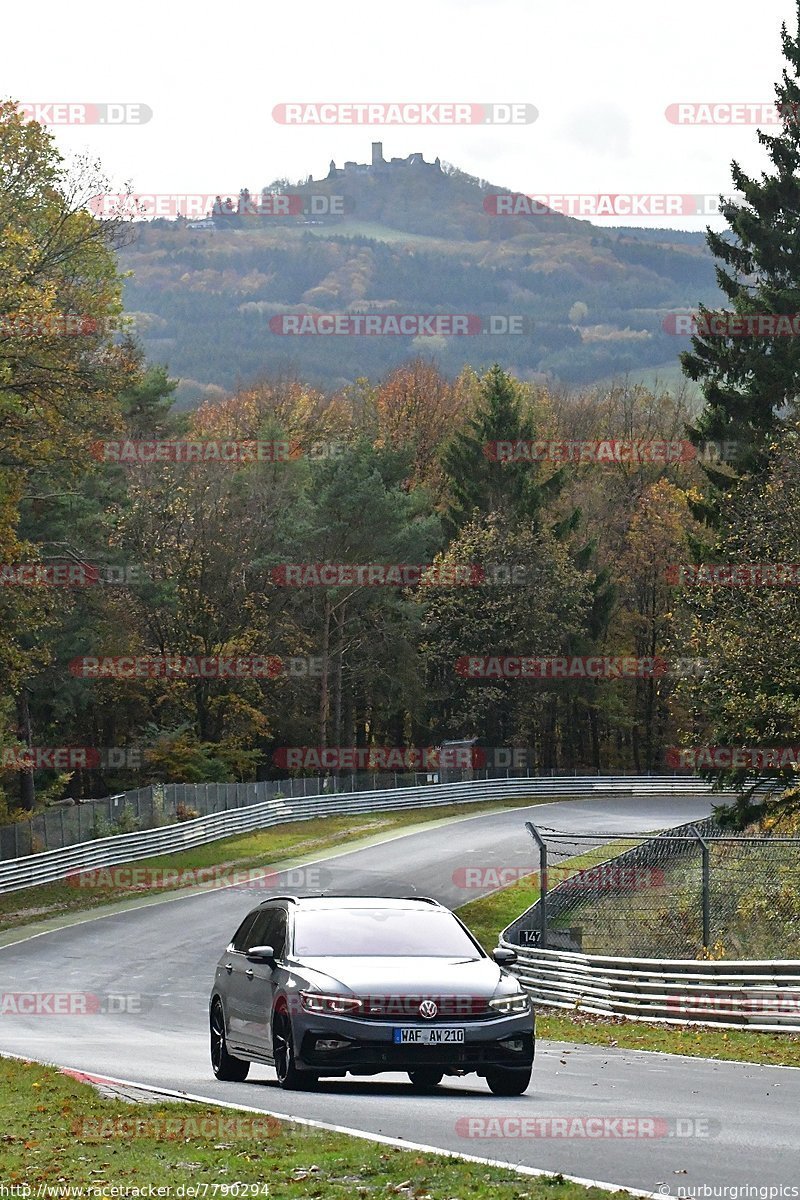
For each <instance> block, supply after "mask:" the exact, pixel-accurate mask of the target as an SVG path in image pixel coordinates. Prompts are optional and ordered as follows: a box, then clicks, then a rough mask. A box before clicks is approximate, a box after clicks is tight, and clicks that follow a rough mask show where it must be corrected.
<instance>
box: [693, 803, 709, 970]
mask: <svg viewBox="0 0 800 1200" xmlns="http://www.w3.org/2000/svg"><path fill="white" fill-rule="evenodd" d="M692 833H693V834H694V836H695V837H696V838H697V840H698V842H699V843H700V861H701V876H702V884H701V887H702V903H703V949H704V950H707V949H708V947H709V946H710V944H711V856H710V853H709V849H708V842H707V841H706V840H705V838H703V837H701V836H700V831H699V829H697V828H696V827H695V826H694V825H693V826H692Z"/></svg>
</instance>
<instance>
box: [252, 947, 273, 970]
mask: <svg viewBox="0 0 800 1200" xmlns="http://www.w3.org/2000/svg"><path fill="white" fill-rule="evenodd" d="M245 957H246V958H247V961H248V962H252V963H270V964H271V966H273V967H274V966H275V951H274V950H273V948H272V946H251V947H250V949H249V950H248V951H247V953H246V955H245Z"/></svg>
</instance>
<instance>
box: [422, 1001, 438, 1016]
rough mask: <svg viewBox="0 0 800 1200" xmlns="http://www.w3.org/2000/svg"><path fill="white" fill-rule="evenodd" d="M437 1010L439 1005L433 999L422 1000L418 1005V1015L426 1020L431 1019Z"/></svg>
mask: <svg viewBox="0 0 800 1200" xmlns="http://www.w3.org/2000/svg"><path fill="white" fill-rule="evenodd" d="M438 1011H439V1005H438V1004H436V1002H435V1001H433V1000H423V1001H422V1004H420V1006H419V1015H420V1016H421V1017H425V1019H426V1021H432V1020H433V1018H434V1017H435V1016H436V1014H437V1013H438Z"/></svg>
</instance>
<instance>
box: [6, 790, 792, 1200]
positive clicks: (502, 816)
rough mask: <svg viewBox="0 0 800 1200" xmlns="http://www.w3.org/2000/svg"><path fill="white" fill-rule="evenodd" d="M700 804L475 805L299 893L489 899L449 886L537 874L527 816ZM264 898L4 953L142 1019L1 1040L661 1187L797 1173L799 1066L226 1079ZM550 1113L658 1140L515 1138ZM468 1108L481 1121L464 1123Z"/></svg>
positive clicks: (655, 824) (216, 1093) (182, 1086)
mask: <svg viewBox="0 0 800 1200" xmlns="http://www.w3.org/2000/svg"><path fill="white" fill-rule="evenodd" d="M708 811H709V803H708V800H707V799H705V798H702V799H701V798H698V799H696V800H688V799H680V798H673V797H670V798H662V799H659V798H647V799H632V798H623V797H612V798H605V799H598V800H591V801H570V802H567V803H564V802H562V803H554V804H548V805H537V806H535V807H533V808H531V809H523V808H520V809H516V810H514V811H506V812H500V813H496V814H492V815H481V816H476V817H471V818H466V819H464V820H462V821H459V822H457V823H451V824H446V825H440V826H438V827H436V828H430V829H427V830H424V831H422V832H416V833H413V834H410V835H404V836H400V837H395V838H393V839H392V840H391V841H389V842H385V843H382V844H381V845H375V846H371V847H369V848H367V849H361V850H357V851H353V852H348V853H345V854H341V855H338V856H336V857H334V858H323V859H321V860H319V878H318V885H319V886H314V882H315V881H314V880H313V877H312V876H311V873H310V872H309V879H310V880H311V882H310V886H309V890H312V891H314V890H320V888H324V889H326V890H327V889H329V888H334V887H335V888H336V889H337V890H339V891H341V892H346V891H347V890H348V889H352V890H357V891H362V892H365V891H366V892H368V891H370V890H374V891H376V892H382V891H383V892H386V891H388V890H390V889H392V890H397V891H398V892H399V894H404V893H407V894H411V893H412V892H413V891H416V892H418V893H419V894H422V895H432V896H435V897H436V898H437V899H439V900H441V901H442V902H443V903H445V904H448V905H451V906H455V905H457V904H460V903H464V902H465V901H466V900H468V899H471V898H474V896H476V895H480V894H481V893H480V890H472V889H471V890H469V891H465V890H464V888H462V887H460V886H459V883H458V881H460V880H461V879H462V878H463V875H460V874H459V871H462V869H463V868H464V867H467V866H474V865H480V866H496V867H508V866H511V867H516V866H523V865H527V866H529V867H530V868H531V869H533V868H535V866H536V860H535V858H534V854H533V846H532V843H531V840H530V838H529V836H528V835H527V834H526V832H525V830H524V828H523V825H524V821H525V820H526V819H528V818H530V819H532V820H534V821H535V822H536V823H537V825H538V824H541V825H546V826H550V827H554V828H558V829H565V830H570V831H575V832H580V833H582V834H585V833H592V832H595V831H596V832H598V833H613V832H614V831H615V830H616V831H621V832H623V831H628V832H629V831H633V830H642V831H644V830H653V829H656V828H663V827H667V826H670V825H676V824H680V823H682V822H684V821H689V820H692V819H694V818H699V817H702V816H705V815H706V814H707V813H708ZM581 848H585V843H582V845H581ZM573 852H574V851H573ZM454 876H455V879H454ZM286 890H288V889H286ZM484 890H492V888H487V889H484ZM266 894H267V893H266V892H264V890H263V889H261V890H260V891H259V890H258V889H253V888H246V889H245V888H228V889H225V890H220V889H217V890H212V891H208V892H205V893H203V894H195V895H192V896H187V897H183V898H181V899H177V900H176V899H173V900H166V901H165V902H163V903H158V904H150V905H145V906H143V907H140V908H133V909H129V910H127V911H125V912H121V913H116V914H114V915H112V916H106V917H103V918H102V919H99V920H92V921H86V922H83V923H81V924H77V925H73V926H69V927H66V928H63V929H60V930H55V931H52V932H49V933H44V934H40V935H38V936H35V937H33V938H29V939H28V940H25V941H22V942H18V943H16V944H11V945H8V946H5V947H2V948H0V978H1V979H2V990H3V991H4V992H9V991H14V992H47V991H57V992H64V991H76V992H88V993H92V994H93V995H97V996H100V997H101V998H102V997H104V996H107V995H109V994H111V995H114V996H121V995H122V996H128V995H134V996H135V997H140V998H141V999H140V1001H136V1003H135V1004H134V1005H133V1006H134V1007H138V1008H139V1011H128V1012H116V1013H115V1012H103V1011H100V1012H94V1013H88V1014H86V1015H72V1016H67V1015H64V1016H54V1015H39V1016H20V1015H11V1014H8V1013H4V1014H3V1015H2V1016H1V1017H0V1050H2V1051H6V1052H9V1053H13V1054H19V1055H24V1056H27V1057H30V1058H36V1059H39V1060H42V1061H46V1062H52V1063H57V1064H59V1065H62V1066H68V1067H72V1068H75V1069H77V1070H80V1071H85V1072H89V1073H97V1074H107V1075H110V1076H113V1077H117V1078H122V1079H127V1080H132V1081H136V1082H139V1083H142V1084H149V1085H151V1086H160V1087H165V1088H176V1089H179V1090H182V1091H186V1092H188V1093H191V1094H193V1095H195V1096H203V1097H207V1098H208V1099H209V1100H214V1099H222V1100H225V1101H228V1102H233V1103H237V1102H238V1103H241V1104H245V1105H248V1106H254V1107H258V1108H263V1109H266V1110H269V1111H271V1112H275V1113H281V1114H285V1115H286V1116H300V1117H306V1118H311V1119H314V1120H320V1121H328V1122H331V1123H333V1124H335V1125H345V1126H348V1127H351V1128H354V1129H360V1130H365V1131H368V1132H372V1133H380V1134H383V1135H386V1136H390V1137H398V1138H403V1139H406V1140H408V1141H410V1142H414V1143H418V1144H424V1145H429V1146H437V1147H442V1148H445V1149H450V1150H456V1151H460V1152H462V1153H468V1154H475V1155H480V1156H485V1157H487V1158H493V1159H496V1160H498V1161H499V1162H506V1163H524V1164H526V1165H528V1166H533V1167H537V1168H540V1169H544V1170H547V1171H553V1172H564V1173H568V1174H572V1175H577V1176H581V1177H583V1178H590V1179H596V1180H601V1181H607V1182H611V1183H615V1184H619V1185H624V1186H629V1187H636V1188H641V1189H645V1190H647V1191H654V1192H660V1193H661V1194H664V1195H667V1194H669V1193H670V1192H671V1194H672V1195H675V1196H677V1195H678V1194H679V1193H678V1189H679V1188H684V1189H687V1191H686V1192H684V1193H683V1194H684V1195H686V1194H687V1192H688V1191H689V1189H691V1188H694V1187H701V1188H702V1186H703V1185H710V1186H716V1187H717V1188H719V1187H721V1186H728V1187H731V1186H738V1187H739V1188H742V1187H743V1186H744V1185H751V1186H758V1187H766V1186H768V1185H773V1186H775V1185H781V1184H782V1185H783V1186H784V1188H787V1187H790V1186H792V1185H797V1184H798V1183H800V1152H798V1119H799V1118H798V1114H800V1070H794V1069H791V1068H781V1067H759V1066H753V1065H750V1064H738V1063H717V1062H710V1061H707V1060H692V1059H689V1058H681V1057H677V1056H669V1055H658V1054H646V1053H640V1052H636V1051H626V1050H613V1049H612V1050H608V1049H602V1048H596V1047H591V1046H581V1045H577V1044H575V1045H573V1044H567V1043H555V1042H550V1043H546V1042H540V1043H539V1046H538V1050H537V1058H536V1064H535V1067H534V1076H533V1081H532V1083H531V1087H530V1089H529V1091H528V1092H527V1093H526V1094H525V1095H524V1096H521V1097H515V1098H511V1099H506V1098H500V1097H495V1096H492V1094H491V1093H490V1092H489V1090H488V1088H487V1087H486V1085H485V1084H484V1082H483V1080H481V1079H478V1078H477V1077H476V1076H467V1077H465V1078H463V1079H457V1080H453V1081H451V1083H449V1084H448V1083H447V1081H445V1083H444V1084H443V1085H442V1086H440V1087H439V1088H438V1089H437V1090H436V1092H435V1094H432V1095H430V1096H425V1095H419V1094H417V1093H413V1092H412V1091H411V1090H410V1087H409V1085H408V1081H407V1077H406V1076H405V1075H400V1074H387V1075H382V1076H376V1077H373V1078H370V1079H365V1080H359V1079H353V1078H348V1079H345V1080H330V1081H328V1082H325V1081H323V1082H322V1083H321V1084H320V1087H319V1090H318V1091H317V1092H310V1093H302V1092H301V1093H292V1092H283V1091H281V1089H280V1088H278V1086H277V1083H276V1082H275V1079H274V1075H273V1072H272V1071H271V1070H269V1069H268V1068H265V1067H258V1066H254V1067H252V1068H251V1077H250V1079H248V1081H247V1082H246V1083H242V1084H221V1083H218V1082H217V1081H216V1080H215V1079H214V1077H213V1075H212V1073H211V1067H210V1063H209V1057H208V1033H207V1011H208V1008H207V1006H208V993H209V988H210V985H211V980H212V977H213V970H214V966H215V963H216V960H217V958H218V957H219V955H220V953H221V952H222V950H223V949H224V947H225V945H226V944H227V942H228V940H229V938H230V935H231V934H232V932H233V930H234V928H235V927H236V925H237V923H238V921H239V920H240V919H241V917H242V915H243V914H244V913H245V912H247V911H248V909H249V908H251V907H252V906H253V905H254V904H255V903H257V902H258V901H259V900H260V899H262V898H263V897H264V896H265V895H266ZM102 1007H105V1006H104V1005H101V1008H102ZM559 1116H560V1117H571V1118H575V1117H577V1118H587V1117H605V1118H609V1119H610V1120H611V1121H612V1124H611V1125H610V1126H609V1128H610V1130H612V1131H613V1130H614V1128H615V1126H614V1125H613V1119H615V1118H623V1117H634V1118H639V1119H647V1118H662V1119H663V1122H662V1123H661V1124H659V1125H658V1126H657V1128H658V1129H659V1131H660V1134H663V1136H661V1135H660V1136H657V1137H655V1138H654V1137H652V1136H650V1137H636V1138H621V1137H618V1136H604V1137H602V1138H591V1139H588V1140H587V1139H585V1138H580V1137H575V1136H572V1137H569V1138H565V1137H553V1136H548V1137H539V1136H534V1137H531V1136H526V1137H520V1136H518V1131H519V1126H518V1124H517V1123H516V1122H515V1120H514V1118H520V1117H525V1118H530V1117H534V1118H538V1117H559ZM489 1117H499V1118H502V1119H503V1120H504V1122H505V1123H501V1124H500V1125H499V1126H498V1125H497V1123H495V1125H494V1126H493V1127H490V1129H492V1128H493V1129H494V1131H495V1133H497V1131H498V1130H499V1131H501V1132H502V1133H503V1136H491V1137H475V1136H468V1133H467V1131H468V1130H470V1129H471V1130H473V1131H474V1130H475V1129H476V1128H480V1127H481V1122H480V1119H483V1118H489ZM465 1118H478V1119H479V1120H478V1121H473V1122H472V1124H471V1125H469V1124H468V1122H467V1121H466V1120H465ZM506 1118H511V1120H509V1121H505V1119H506ZM476 1170H480V1168H479V1167H476ZM700 1194H701V1195H702V1192H701V1193H700ZM719 1194H720V1193H719V1192H717V1195H719ZM740 1194H741V1195H746V1194H747V1193H746V1192H741V1193H740ZM751 1194H753V1195H755V1194H757V1193H751ZM762 1194H767V1195H768V1194H769V1193H762ZM776 1194H777V1193H773V1195H776ZM783 1194H784V1195H787V1193H786V1192H784V1193H783ZM788 1194H789V1195H791V1192H790V1193H788ZM795 1194H797V1193H795Z"/></svg>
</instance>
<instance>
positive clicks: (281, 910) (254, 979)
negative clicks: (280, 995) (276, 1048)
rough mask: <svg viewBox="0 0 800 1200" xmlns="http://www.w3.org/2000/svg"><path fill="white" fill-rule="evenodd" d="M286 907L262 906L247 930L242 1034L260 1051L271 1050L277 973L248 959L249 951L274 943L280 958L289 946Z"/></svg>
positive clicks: (277, 958) (278, 958) (268, 1053)
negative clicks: (247, 953) (253, 947)
mask: <svg viewBox="0 0 800 1200" xmlns="http://www.w3.org/2000/svg"><path fill="white" fill-rule="evenodd" d="M286 924H287V910H286V906H285V905H283V904H281V903H280V902H277V901H276V902H275V903H273V904H266V905H264V907H263V908H261V909H259V911H258V915H257V917H256V920H255V922H254V923H253V925H252V926H251V927H250V929H249V930H248V931H247V937H246V939H245V940H246V947H245V966H244V971H243V973H242V980H243V982H242V990H241V995H242V1008H241V1011H242V1017H243V1023H242V1037H243V1038H244V1039H245V1040H246V1043H247V1045H248V1046H249V1047H250V1048H251V1049H253V1050H257V1051H258V1053H259V1054H264V1055H268V1056H269V1055H271V1053H272V1005H273V999H274V995H275V987H276V984H277V972H276V969H275V968H274V967H272V966H271V965H270V963H266V962H264V963H256V962H248V961H247V958H246V951H247V950H249V949H250V948H251V947H252V946H272V948H273V949H274V951H275V958H276V960H277V961H280V960H281V959H282V958H283V956H284V952H285V948H286Z"/></svg>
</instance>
